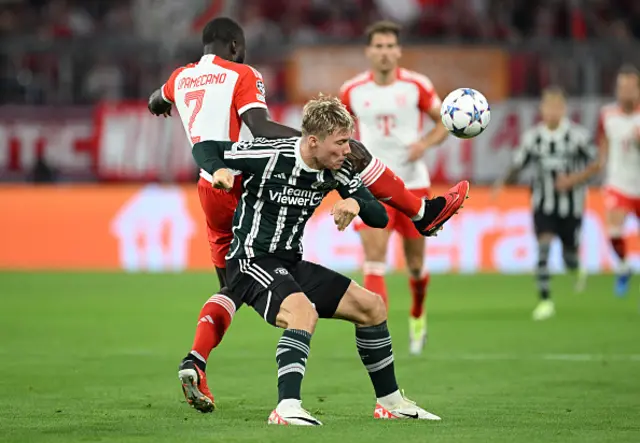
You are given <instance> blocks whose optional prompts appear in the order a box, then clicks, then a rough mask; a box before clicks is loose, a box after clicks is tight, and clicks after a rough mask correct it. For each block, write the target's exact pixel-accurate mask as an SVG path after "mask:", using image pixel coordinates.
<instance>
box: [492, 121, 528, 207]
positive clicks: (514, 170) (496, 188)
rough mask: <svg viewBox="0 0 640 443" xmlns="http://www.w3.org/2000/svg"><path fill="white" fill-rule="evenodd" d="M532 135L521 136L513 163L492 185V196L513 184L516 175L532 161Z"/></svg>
mask: <svg viewBox="0 0 640 443" xmlns="http://www.w3.org/2000/svg"><path fill="white" fill-rule="evenodd" d="M532 137H533V135H532V133H530V132H526V133H524V134H523V136H522V142H521V144H520V147H519V148H518V150H517V151H516V153H515V155H514V156H513V161H512V162H511V165H510V166H509V168H507V170H506V171H505V172H504V174H503V175H502V176H500V177H498V179H497V180H496V181H495V182H494V183H493V196H494V198H495V197H497V194H498V193H499V192H500V190H501V189H502V188H503V187H504V185H506V184H511V183H513V182H515V180H516V179H517V178H518V175H519V174H520V172H522V170H523V169H524V168H526V167H527V166H528V165H529V163H530V162H531V160H532V159H533V155H532V143H533V140H532Z"/></svg>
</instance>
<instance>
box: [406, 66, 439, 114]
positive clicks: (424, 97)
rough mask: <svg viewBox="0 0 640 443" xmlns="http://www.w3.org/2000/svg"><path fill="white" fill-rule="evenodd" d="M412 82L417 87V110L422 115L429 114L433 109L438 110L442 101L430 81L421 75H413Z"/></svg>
mask: <svg viewBox="0 0 640 443" xmlns="http://www.w3.org/2000/svg"><path fill="white" fill-rule="evenodd" d="M413 80H414V82H415V84H416V85H417V86H418V93H419V97H418V108H420V110H421V111H422V112H424V113H428V112H431V110H433V109H440V105H442V100H440V97H439V96H438V93H437V92H436V90H435V88H434V87H433V83H431V80H429V79H428V78H427V77H425V76H423V75H415V77H414V79H413Z"/></svg>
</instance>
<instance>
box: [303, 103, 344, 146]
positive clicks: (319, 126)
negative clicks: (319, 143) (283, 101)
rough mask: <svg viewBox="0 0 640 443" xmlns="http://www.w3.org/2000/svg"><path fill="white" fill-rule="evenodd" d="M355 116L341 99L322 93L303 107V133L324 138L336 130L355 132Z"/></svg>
mask: <svg viewBox="0 0 640 443" xmlns="http://www.w3.org/2000/svg"><path fill="white" fill-rule="evenodd" d="M353 127H354V123H353V117H352V116H351V114H350V113H349V111H348V110H347V108H346V107H345V106H344V104H342V102H341V101H340V99H338V98H337V97H332V96H330V95H322V94H320V95H319V96H318V97H317V98H314V99H312V100H309V101H308V102H307V104H306V105H304V108H303V109H302V135H304V136H307V135H315V136H316V137H318V138H319V139H321V140H324V139H325V138H326V137H327V136H328V135H331V134H333V133H335V132H348V133H351V132H353Z"/></svg>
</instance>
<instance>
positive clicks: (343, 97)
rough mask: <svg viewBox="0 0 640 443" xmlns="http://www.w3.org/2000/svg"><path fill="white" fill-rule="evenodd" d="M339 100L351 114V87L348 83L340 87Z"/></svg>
mask: <svg viewBox="0 0 640 443" xmlns="http://www.w3.org/2000/svg"><path fill="white" fill-rule="evenodd" d="M340 101H341V102H342V104H343V105H344V106H345V107H346V108H347V111H349V112H350V113H351V114H352V115H353V109H352V108H351V88H350V87H349V86H348V85H344V86H342V88H340Z"/></svg>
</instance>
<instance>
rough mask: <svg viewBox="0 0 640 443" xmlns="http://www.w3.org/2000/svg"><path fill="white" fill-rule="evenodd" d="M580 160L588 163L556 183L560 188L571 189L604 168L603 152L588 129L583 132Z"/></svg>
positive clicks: (579, 150)
mask: <svg viewBox="0 0 640 443" xmlns="http://www.w3.org/2000/svg"><path fill="white" fill-rule="evenodd" d="M578 160H580V161H582V162H584V163H585V164H586V166H585V167H584V169H581V170H580V171H576V172H574V173H573V174H569V175H566V176H564V177H563V178H562V181H561V182H557V183H556V187H557V188H559V189H560V190H567V189H571V188H573V187H574V186H577V185H579V184H582V183H584V182H586V181H587V180H589V179H590V178H591V177H593V176H594V175H596V174H598V173H599V172H600V171H601V170H602V167H603V166H604V157H603V156H602V152H601V151H600V150H599V149H598V148H597V147H596V144H595V143H594V142H593V141H592V140H590V138H589V135H588V134H587V131H586V130H585V131H584V132H583V134H582V141H581V142H580V144H579V145H578Z"/></svg>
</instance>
